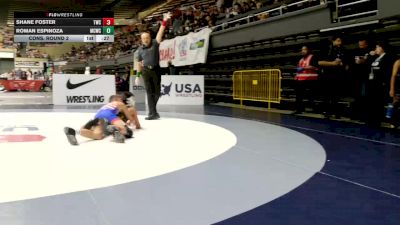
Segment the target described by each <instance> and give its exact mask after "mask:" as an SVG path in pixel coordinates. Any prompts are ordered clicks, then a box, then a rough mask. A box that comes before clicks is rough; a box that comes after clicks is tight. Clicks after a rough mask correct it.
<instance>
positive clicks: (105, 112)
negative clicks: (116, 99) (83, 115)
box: [94, 102, 119, 124]
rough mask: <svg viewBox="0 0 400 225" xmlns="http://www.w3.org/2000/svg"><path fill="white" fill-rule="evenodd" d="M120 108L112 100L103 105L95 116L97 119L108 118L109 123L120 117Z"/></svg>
mask: <svg viewBox="0 0 400 225" xmlns="http://www.w3.org/2000/svg"><path fill="white" fill-rule="evenodd" d="M118 113H119V109H118V107H117V106H116V105H114V104H113V103H112V102H111V103H108V104H106V105H104V106H103V107H101V108H100V109H99V110H98V111H97V113H96V115H95V116H94V118H96V119H106V120H107V122H108V123H110V124H111V123H112V122H113V121H114V120H117V119H119V117H118Z"/></svg>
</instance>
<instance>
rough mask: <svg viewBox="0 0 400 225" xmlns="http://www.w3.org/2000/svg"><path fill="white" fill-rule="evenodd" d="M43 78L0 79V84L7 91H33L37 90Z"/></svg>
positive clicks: (41, 84)
mask: <svg viewBox="0 0 400 225" xmlns="http://www.w3.org/2000/svg"><path fill="white" fill-rule="evenodd" d="M43 83H44V80H0V85H1V86H4V89H5V90H7V91H18V90H21V91H35V92H39V91H40V89H41V87H42V86H43Z"/></svg>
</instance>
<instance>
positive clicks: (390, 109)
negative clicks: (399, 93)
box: [386, 103, 394, 119]
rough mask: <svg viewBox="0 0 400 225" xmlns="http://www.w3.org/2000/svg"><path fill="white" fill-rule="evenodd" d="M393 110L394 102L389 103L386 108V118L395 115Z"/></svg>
mask: <svg viewBox="0 0 400 225" xmlns="http://www.w3.org/2000/svg"><path fill="white" fill-rule="evenodd" d="M393 111H394V108H393V104H392V103H389V105H388V107H387V110H386V118H388V119H391V118H392V116H393Z"/></svg>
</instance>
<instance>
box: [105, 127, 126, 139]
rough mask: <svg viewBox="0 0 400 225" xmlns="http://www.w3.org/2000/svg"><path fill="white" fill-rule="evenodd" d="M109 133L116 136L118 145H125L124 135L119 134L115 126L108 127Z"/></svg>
mask: <svg viewBox="0 0 400 225" xmlns="http://www.w3.org/2000/svg"><path fill="white" fill-rule="evenodd" d="M106 131H107V133H110V134H112V135H113V136H114V141H115V142H117V143H125V137H124V135H122V134H121V132H119V130H118V128H117V127H115V126H113V125H108V126H107V129H106Z"/></svg>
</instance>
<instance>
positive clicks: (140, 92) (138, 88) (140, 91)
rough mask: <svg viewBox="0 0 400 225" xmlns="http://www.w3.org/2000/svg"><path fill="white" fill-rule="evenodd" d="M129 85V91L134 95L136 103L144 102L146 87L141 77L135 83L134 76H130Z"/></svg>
mask: <svg viewBox="0 0 400 225" xmlns="http://www.w3.org/2000/svg"><path fill="white" fill-rule="evenodd" d="M129 79H130V81H129V84H130V87H129V91H130V92H131V93H132V94H134V95H135V102H136V103H145V102H146V88H145V86H144V81H143V78H142V77H141V78H140V82H139V85H136V84H135V79H136V76H130V78H129Z"/></svg>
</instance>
